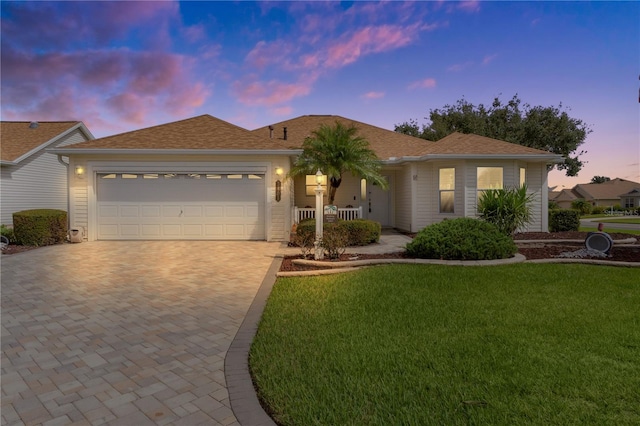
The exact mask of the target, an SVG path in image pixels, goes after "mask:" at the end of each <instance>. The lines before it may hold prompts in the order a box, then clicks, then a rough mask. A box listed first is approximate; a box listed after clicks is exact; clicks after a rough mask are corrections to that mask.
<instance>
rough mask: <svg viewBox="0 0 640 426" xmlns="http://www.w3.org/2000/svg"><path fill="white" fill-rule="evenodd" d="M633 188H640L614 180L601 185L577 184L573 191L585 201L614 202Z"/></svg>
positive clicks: (635, 184) (637, 185) (633, 184)
mask: <svg viewBox="0 0 640 426" xmlns="http://www.w3.org/2000/svg"><path fill="white" fill-rule="evenodd" d="M635 188H640V183H638V182H633V181H630V180H626V179H620V178H615V179H612V180H609V181H606V182H602V183H582V184H578V185H576V186H574V187H573V191H574V192H576V193H577V194H579V195H580V196H581V197H583V198H585V199H587V200H614V199H617V198H619V197H620V195H621V194H625V193H627V192H629V191H631V190H633V189H635Z"/></svg>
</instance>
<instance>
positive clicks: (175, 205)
mask: <svg viewBox="0 0 640 426" xmlns="http://www.w3.org/2000/svg"><path fill="white" fill-rule="evenodd" d="M336 121H340V122H343V123H345V124H347V125H351V124H353V125H355V126H356V127H357V128H358V129H359V130H358V135H361V136H364V137H365V138H366V139H367V140H368V141H369V142H370V146H371V148H372V149H373V150H374V151H375V152H376V154H377V155H378V157H379V158H380V159H381V161H382V172H383V175H384V176H385V177H386V178H387V180H388V182H389V187H390V189H389V190H388V191H383V190H381V189H380V188H378V187H375V186H373V185H369V184H368V183H367V182H365V181H362V180H361V179H360V178H358V177H356V176H345V177H344V179H343V182H342V185H341V186H340V188H339V189H338V192H337V194H336V200H335V204H336V205H337V206H338V207H339V209H340V210H341V211H342V212H345V213H347V214H348V215H349V216H348V217H364V218H368V219H373V220H376V221H378V222H380V223H381V224H382V225H383V226H385V227H394V228H397V229H399V230H403V231H409V232H416V231H419V230H420V229H422V228H424V227H425V226H427V225H429V224H432V223H435V222H439V221H441V220H443V219H445V218H455V217H463V216H475V215H476V202H477V197H478V193H479V192H481V191H482V190H484V189H489V188H506V187H512V186H518V185H520V184H522V183H526V184H527V187H528V188H529V191H530V192H531V193H532V194H535V197H534V199H535V201H534V203H533V218H534V220H533V222H532V223H531V224H530V225H529V227H528V230H531V231H546V230H547V208H548V206H547V204H548V203H547V201H548V200H547V196H548V185H547V166H548V165H549V164H551V163H556V162H559V161H561V157H560V156H558V155H555V154H551V153H549V152H547V151H541V150H537V149H533V148H528V147H525V146H521V145H516V144H511V143H508V142H503V141H499V140H495V139H490V138H486V137H482V136H477V135H467V134H461V133H454V134H451V135H449V136H447V137H445V138H443V139H442V140H440V141H438V142H430V141H425V140H423V139H419V138H415V137H412V136H407V135H403V134H400V133H396V132H393V131H390V130H385V129H382V128H379V127H376V126H372V125H369V124H366V123H362V122H358V121H355V120H350V119H347V118H343V117H339V116H331V115H315V116H314V115H306V116H301V117H298V118H294V119H291V120H287V121H283V122H280V123H274V124H273V125H271V126H265V127H262V128H259V129H255V130H253V131H249V130H245V129H243V128H241V127H238V126H235V125H233V124H231V123H228V122H225V121H222V120H220V119H217V118H214V117H212V116H210V115H202V116H198V117H194V118H190V119H186V120H181V121H177V122H173V123H168V124H163V125H159V126H155V127H150V128H146V129H141V130H136V131H132V132H128V133H122V134H119V135H114V136H109V137H105V138H100V139H96V140H92V141H87V142H82V143H79V144H75V145H71V146H65V147H60V148H56V149H54V150H52V152H53V153H55V154H57V155H59V156H61V157H66V158H68V161H69V164H70V167H69V191H70V210H69V214H70V217H71V224H72V226H73V227H82V228H84V229H85V230H86V232H85V236H86V238H87V239H88V240H101V239H104V240H109V239H115V240H127V239H238V240H268V241H288V239H289V232H290V230H291V227H292V224H294V223H296V222H297V221H298V220H299V219H300V218H301V217H306V216H305V214H307V213H308V210H310V209H308V208H309V207H311V206H313V205H315V198H314V197H315V196H311V195H310V194H313V189H314V188H315V185H316V183H315V176H307V177H304V176H303V177H298V178H296V179H287V178H286V176H287V173H288V171H289V170H290V167H291V165H292V164H293V162H294V161H295V158H296V156H298V155H299V154H300V153H301V152H302V149H301V145H302V142H303V140H304V139H305V137H307V136H309V135H310V134H311V132H312V131H313V130H315V129H317V128H319V127H320V125H322V124H327V125H332V124H334V123H335V122H336ZM325 197H326V194H325ZM325 200H326V198H325Z"/></svg>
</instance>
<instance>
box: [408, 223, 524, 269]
mask: <svg viewBox="0 0 640 426" xmlns="http://www.w3.org/2000/svg"><path fill="white" fill-rule="evenodd" d="M406 250H407V254H408V255H410V256H413V257H419V258H423V259H444V260H493V259H505V258H509V257H513V255H514V254H516V252H517V251H518V247H517V246H516V244H515V243H514V242H513V239H511V237H508V236H506V235H505V234H503V233H502V232H500V230H498V228H497V227H496V226H495V225H493V224H491V223H488V222H485V221H482V220H480V219H473V218H468V217H463V218H458V219H450V220H444V221H442V222H440V223H436V224H433V225H430V226H428V227H426V228H424V229H422V230H421V231H420V232H418V234H417V235H416V236H415V238H414V239H413V241H411V242H410V243H408V244H407V246H406Z"/></svg>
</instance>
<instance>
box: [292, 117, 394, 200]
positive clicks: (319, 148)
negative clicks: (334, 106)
mask: <svg viewBox="0 0 640 426" xmlns="http://www.w3.org/2000/svg"><path fill="white" fill-rule="evenodd" d="M357 133H358V129H357V127H355V126H345V125H344V124H342V123H340V122H338V121H336V124H335V126H327V125H324V124H323V125H322V126H320V128H319V129H318V130H314V131H313V132H312V133H311V136H309V137H307V138H306V139H305V140H304V142H303V144H302V149H303V151H302V154H301V155H300V156H299V157H298V159H297V160H296V162H295V164H294V165H293V167H292V168H291V171H290V172H289V177H295V176H299V175H310V174H315V173H316V171H318V170H321V171H322V172H323V173H324V174H326V175H327V177H328V179H329V182H328V183H329V188H328V194H327V196H328V201H329V204H333V201H334V200H335V198H336V191H337V190H338V188H339V187H340V184H341V183H342V176H343V174H344V173H347V172H350V173H351V174H352V175H354V176H358V177H360V178H364V179H366V180H367V181H369V182H371V183H373V184H376V185H379V186H380V187H381V188H383V189H387V188H388V187H389V184H388V183H387V181H386V180H385V179H384V177H383V176H382V175H381V174H380V167H381V164H380V160H379V159H378V157H377V156H376V153H375V152H374V151H373V150H372V149H371V148H369V142H368V141H367V140H366V139H365V138H363V137H361V136H358V135H357Z"/></svg>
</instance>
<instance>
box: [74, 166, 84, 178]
mask: <svg viewBox="0 0 640 426" xmlns="http://www.w3.org/2000/svg"><path fill="white" fill-rule="evenodd" d="M82 175H84V167H82V166H76V176H78V177H80V176H82Z"/></svg>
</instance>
